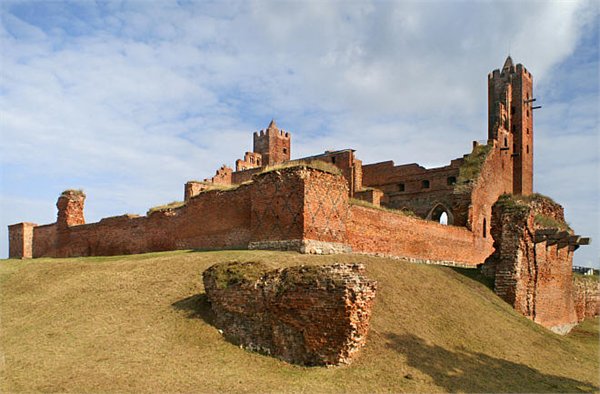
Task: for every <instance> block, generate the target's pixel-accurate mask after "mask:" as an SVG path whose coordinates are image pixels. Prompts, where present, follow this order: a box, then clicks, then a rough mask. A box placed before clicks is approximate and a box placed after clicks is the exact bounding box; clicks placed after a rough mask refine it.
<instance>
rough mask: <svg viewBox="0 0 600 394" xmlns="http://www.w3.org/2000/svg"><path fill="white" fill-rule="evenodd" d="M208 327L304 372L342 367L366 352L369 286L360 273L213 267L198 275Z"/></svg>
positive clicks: (351, 268) (336, 268)
mask: <svg viewBox="0 0 600 394" xmlns="http://www.w3.org/2000/svg"><path fill="white" fill-rule="evenodd" d="M203 281H204V288H205V291H206V294H207V296H208V299H209V301H210V303H211V307H212V309H213V311H214V312H215V317H216V318H215V323H216V325H217V327H219V328H220V329H222V330H223V333H224V335H225V336H226V337H227V338H228V339H229V340H231V341H233V342H234V343H236V344H239V345H241V346H244V347H245V348H247V349H250V350H254V351H259V352H262V353H265V354H269V355H271V356H274V357H278V358H280V359H282V360H285V361H287V362H290V363H296V364H304V365H338V364H348V363H350V362H351V361H352V360H353V359H355V358H356V356H357V354H358V352H359V350H360V349H361V348H362V347H363V346H364V345H365V342H366V338H367V333H368V329H369V321H370V318H371V307H372V304H373V301H374V298H375V291H376V282H374V281H372V280H369V279H367V278H365V276H364V267H363V266H362V265H358V264H353V265H349V264H347V265H344V264H336V265H330V266H310V267H304V266H300V267H291V268H285V269H278V270H275V271H270V272H264V266H261V265H259V264H255V263H224V264H223V263H222V264H216V265H214V266H212V267H210V268H209V269H208V270H206V271H205V272H204V274H203Z"/></svg>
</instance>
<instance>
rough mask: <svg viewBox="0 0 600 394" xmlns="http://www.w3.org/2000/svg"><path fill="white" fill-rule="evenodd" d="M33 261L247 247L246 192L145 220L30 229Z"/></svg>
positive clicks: (208, 195)
mask: <svg viewBox="0 0 600 394" xmlns="http://www.w3.org/2000/svg"><path fill="white" fill-rule="evenodd" d="M33 238H34V248H33V256H34V257H42V256H52V257H71V256H99V255H101V256H110V255H120V254H134V253H145V252H154V251H163V250H175V249H193V248H198V249H224V248H246V247H247V245H248V242H249V240H250V188H249V186H248V185H244V186H240V187H239V188H237V189H235V190H228V191H219V190H210V191H205V192H202V193H200V194H198V195H197V196H195V197H192V198H190V200H189V201H188V202H187V203H186V204H185V205H184V206H183V207H180V208H176V209H166V210H163V211H156V212H153V213H151V214H149V215H148V216H142V217H140V216H137V215H122V216H116V217H110V218H104V219H102V220H100V221H99V222H98V223H91V224H83V225H74V226H68V227H67V228H60V227H59V226H57V225H56V224H52V225H46V226H38V227H35V228H34V237H33Z"/></svg>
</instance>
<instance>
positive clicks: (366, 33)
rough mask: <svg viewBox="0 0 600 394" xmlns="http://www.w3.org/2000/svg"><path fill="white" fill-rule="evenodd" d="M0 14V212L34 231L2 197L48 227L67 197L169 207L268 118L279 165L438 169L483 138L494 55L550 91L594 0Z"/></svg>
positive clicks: (111, 205) (156, 6)
mask: <svg viewBox="0 0 600 394" xmlns="http://www.w3.org/2000/svg"><path fill="white" fill-rule="evenodd" d="M0 12H1V13H2V25H1V28H0V44H1V50H2V59H1V61H2V70H1V73H2V77H1V85H0V108H2V112H1V119H0V122H1V123H0V126H1V133H2V134H1V136H2V144H1V146H0V155H1V160H2V163H3V164H2V166H3V180H2V194H3V195H4V196H11V197H10V199H3V200H2V201H3V206H2V210H3V211H4V210H11V212H16V213H18V214H19V216H18V217H19V218H20V219H19V220H32V221H34V220H38V221H42V220H46V218H47V217H48V215H45V214H42V213H41V211H40V207H41V206H42V205H43V204H41V203H40V204H38V205H36V207H37V208H36V209H34V210H26V209H25V208H24V207H25V205H23V206H22V207H20V206H19V204H15V203H14V201H15V199H19V198H20V196H27V198H32V199H33V200H35V201H37V202H40V201H44V203H45V204H46V205H47V206H48V209H49V210H50V211H51V212H52V215H50V216H53V215H54V212H53V210H54V208H53V204H54V201H53V200H54V198H56V195H57V194H58V192H59V191H60V189H61V188H66V187H84V188H85V189H86V190H87V191H88V208H89V211H88V219H92V220H97V219H99V218H100V217H102V216H108V215H114V214H119V213H123V212H122V210H130V211H133V212H138V213H143V212H145V210H146V209H147V208H148V206H149V205H154V204H157V203H160V202H163V199H165V200H169V201H170V200H172V199H176V198H180V197H181V194H182V190H181V189H182V184H183V183H184V182H185V181H186V180H188V179H191V178H204V177H208V176H211V175H212V173H213V172H214V169H216V168H217V167H218V166H220V165H221V164H223V163H224V162H225V163H227V164H230V165H231V164H233V162H234V160H235V159H236V158H238V157H240V156H241V155H242V154H243V152H244V151H245V150H250V149H251V132H252V131H255V130H257V129H259V128H261V127H265V126H266V123H267V122H268V121H269V120H270V118H271V117H272V116H274V117H275V118H277V120H278V123H279V124H280V125H281V126H283V127H284V128H289V129H290V130H291V131H292V132H293V133H294V136H293V138H294V146H293V152H294V155H295V156H301V155H306V154H314V153H318V152H321V151H323V150H324V149H328V148H345V147H352V148H355V149H357V150H358V154H359V156H360V157H361V158H362V159H363V160H364V161H365V162H372V161H378V160H388V159H393V160H395V161H396V163H406V162H419V163H420V164H424V165H429V166H433V165H444V164H446V163H448V162H449V161H450V159H452V158H455V157H458V156H460V155H462V154H463V153H466V152H467V151H468V150H469V147H470V142H471V140H474V139H477V140H482V139H485V138H486V134H487V132H486V128H487V122H486V120H485V116H486V108H487V105H486V101H487V94H486V89H487V80H486V78H487V73H488V72H490V71H491V69H492V68H498V67H500V66H501V65H502V62H503V60H504V56H505V55H506V52H507V50H508V47H509V46H510V49H511V54H512V55H513V58H514V59H515V60H516V61H518V62H522V63H523V64H525V65H526V66H527V68H528V69H529V70H531V71H532V73H533V74H534V76H535V78H536V86H540V85H541V86H545V87H548V89H547V92H548V95H549V96H551V95H552V93H551V91H552V90H556V91H560V90H561V89H560V86H561V85H560V83H561V82H560V81H557V80H556V74H555V72H556V70H555V67H556V66H557V65H558V64H560V63H561V62H563V61H564V60H565V59H568V58H569V56H571V54H572V53H573V51H574V50H575V48H576V44H577V40H578V39H579V38H580V37H581V35H582V31H583V29H584V27H585V26H587V25H588V24H589V23H593V21H594V20H596V19H597V15H598V12H597V6H595V5H594V3H593V2H559V3H557V2H500V3H492V2H475V1H473V2H448V3H446V2H425V3H421V2H355V3H354V2H351V3H347V2H346V3H340V2H321V1H318V2H317V1H312V2H303V3H294V2H265V1H253V2H228V3H195V2H190V3H181V4H180V3H173V2H166V1H164V2H163V1H153V2H151V3H147V2H124V3H119V2H110V3H106V4H96V3H91V2H90V3H86V2H83V3H74V4H71V3H64V4H63V3H54V2H52V3H40V2H34V3H20V2H18V3H10V2H9V3H6V2H5V3H4V4H3V5H2V8H1V11H0ZM594 16H596V18H595V17H594ZM597 64H598V63H597V62H596V63H594V64H592V65H589V64H588V65H587V66H585V67H588V70H587V71H586V72H588V73H589V72H594V71H595V72H596V73H597V67H598V66H597ZM582 67H584V66H583V65H582ZM571 82H573V81H571ZM550 87H552V88H551V89H550ZM541 91H542V92H543V91H544V90H543V89H542V90H541ZM595 94H596V95H595V96H593V93H592V96H591V97H596V99H597V90H596V93H595ZM554 101H555V104H554V105H553V107H552V110H553V111H554V112H553V113H556V114H560V116H559V115H555V117H554V119H553V120H552V119H549V120H547V121H546V123H545V125H552V124H555V123H556V124H559V123H561V122H562V123H564V119H565V118H568V117H572V116H574V117H575V118H576V119H577V120H575V121H572V122H571V123H569V126H570V127H569V132H570V133H575V134H579V133H586V132H587V133H589V129H590V125H593V124H594V122H595V124H597V111H595V110H594V108H593V102H592V103H587V104H586V103H585V102H584V101H582V102H581V103H579V102H578V103H577V105H574V103H575V101H574V102H572V103H570V104H569V103H566V102H565V101H561V97H558V98H557V99H556V100H554ZM579 104H582V105H579ZM544 111H547V109H546V108H545V109H544ZM590 113H591V114H590ZM593 114H596V117H595V118H594V116H593ZM548 128H549V130H548V135H553V136H554V135H562V134H563V131H562V130H561V129H560V128H557V127H548ZM544 138H545V137H544V136H540V137H539V140H538V141H540V144H539V145H538V146H539V147H540V149H550V150H551V148H548V147H549V146H550V145H549V144H544ZM567 145H568V144H567ZM588 145H589V144H588ZM569 149H573V150H575V149H576V147H575V146H573V145H569ZM565 156H566V157H569V156H572V155H569V154H565ZM538 157H540V158H542V160H543V161H542V162H541V164H539V165H538V168H548V169H549V170H548V171H550V172H551V171H552V168H553V165H552V163H551V162H549V159H548V155H547V154H544V153H541V154H540V156H538ZM597 157H598V156H597V155H594V154H593V152H592V153H590V154H589V155H588V156H586V158H587V159H589V160H592V161H593V160H596V162H597ZM536 164H537V162H536ZM563 164H564V165H563V166H562V167H563V168H566V167H568V165H569V163H563ZM581 166H582V167H581V168H585V162H584V161H582V164H581ZM557 171H559V169H557ZM578 171H579V169H578ZM539 174H540V176H541V177H546V175H545V173H544V172H540V173H539ZM555 176H558V175H555ZM550 177H551V176H550ZM566 180H567V181H568V179H566ZM40 184H42V185H43V186H44V188H45V189H44V190H45V191H44V192H43V193H41V194H39V196H38V197H34V196H35V195H36V193H35V192H34V189H35V185H40ZM541 184H544V185H548V189H547V190H544V191H545V192H547V193H548V194H553V193H554V192H555V191H557V189H558V188H555V187H553V186H552V184H551V183H541ZM63 186H64V187H63ZM544 187H546V186H544ZM48 190H52V191H53V193H54V192H55V193H56V195H55V196H54V197H51V198H49V197H48V194H47V193H48ZM589 201H590V200H589V199H588V200H586V202H585V203H582V204H580V203H579V202H578V201H576V199H574V198H573V197H572V196H571V197H568V204H569V205H570V206H572V207H577V206H582V205H585V204H586V203H587V204H588V205H589ZM27 206H31V204H27ZM569 210H572V211H576V208H569V207H568V211H569ZM38 218H40V219H38ZM7 220H8V219H7ZM11 220H12V219H11ZM5 224H8V222H3V223H2V226H3V227H2V231H3V234H6V232H5V231H6V230H5V226H4V225H5ZM3 238H4V239H5V238H6V237H5V236H3ZM2 242H3V243H1V244H0V245H2V247H3V249H4V247H5V245H6V243H5V241H2Z"/></svg>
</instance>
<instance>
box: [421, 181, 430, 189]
mask: <svg viewBox="0 0 600 394" xmlns="http://www.w3.org/2000/svg"><path fill="white" fill-rule="evenodd" d="M421 188H423V189H429V181H427V180H425V181H422V182H421Z"/></svg>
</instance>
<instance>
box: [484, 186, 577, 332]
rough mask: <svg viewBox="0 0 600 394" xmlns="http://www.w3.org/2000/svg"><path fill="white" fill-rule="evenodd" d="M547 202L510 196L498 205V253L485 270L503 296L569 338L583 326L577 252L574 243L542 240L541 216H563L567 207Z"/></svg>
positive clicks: (495, 229) (495, 223) (495, 212)
mask: <svg viewBox="0 0 600 394" xmlns="http://www.w3.org/2000/svg"><path fill="white" fill-rule="evenodd" d="M539 200H542V199H539ZM544 200H545V201H535V200H534V201H533V202H528V201H527V200H525V201H522V200H518V199H514V198H512V197H509V196H504V197H503V198H501V199H500V200H499V201H498V202H497V203H496V204H495V205H494V207H493V209H492V212H493V218H492V235H493V238H494V247H495V251H494V253H493V254H492V255H491V256H490V257H489V258H488V260H487V261H486V263H485V265H484V267H483V268H484V272H485V273H486V274H488V275H490V276H492V277H493V278H494V280H495V284H494V291H495V292H496V294H498V296H500V297H501V298H502V299H504V300H505V301H506V302H508V303H509V304H511V305H512V306H513V307H514V308H515V309H516V310H517V311H518V312H520V313H521V314H523V315H524V316H526V317H528V318H529V319H531V320H533V321H535V322H536V323H539V324H541V325H543V326H545V327H547V328H550V329H551V330H553V331H555V332H557V333H561V334H564V333H567V332H568V331H569V330H570V329H571V328H572V327H573V326H574V325H575V324H576V323H577V316H576V314H575V307H574V301H573V273H572V269H571V267H572V259H573V250H572V247H571V246H570V245H569V244H568V243H563V244H561V242H558V241H557V242H554V241H552V240H543V241H540V240H538V239H536V234H537V233H538V232H539V230H543V229H541V228H540V226H539V225H537V224H536V223H535V217H536V214H540V212H545V213H546V214H551V215H552V216H554V217H556V218H561V217H562V207H560V206H559V205H558V204H555V203H552V202H551V201H549V200H547V199H544ZM550 211H552V212H550ZM563 223H564V220H563ZM565 233H566V234H565V237H568V236H569V233H568V232H566V231H565ZM536 241H539V242H536Z"/></svg>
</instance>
